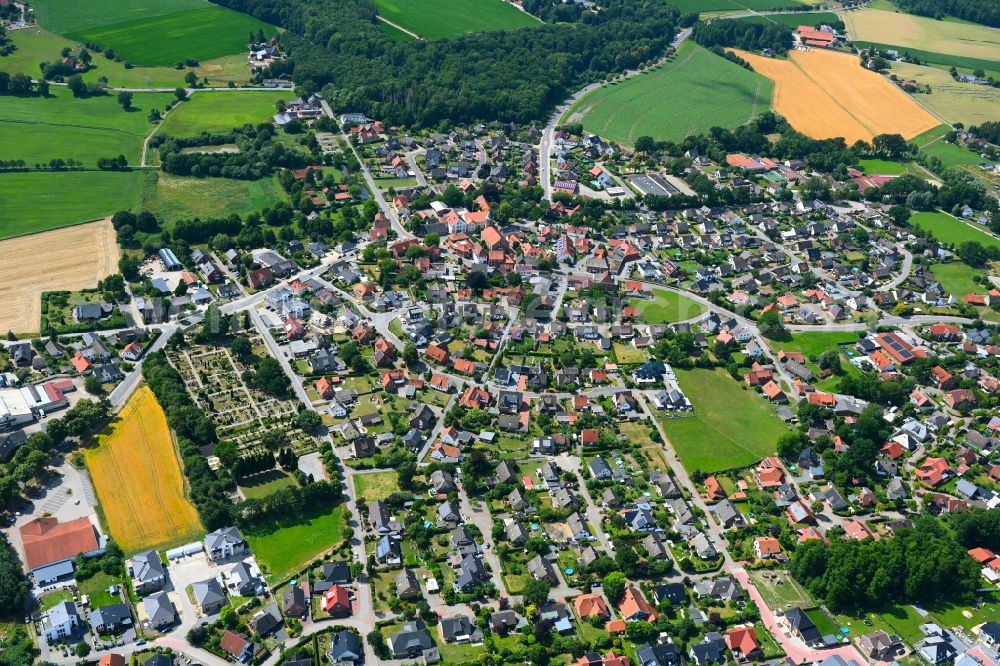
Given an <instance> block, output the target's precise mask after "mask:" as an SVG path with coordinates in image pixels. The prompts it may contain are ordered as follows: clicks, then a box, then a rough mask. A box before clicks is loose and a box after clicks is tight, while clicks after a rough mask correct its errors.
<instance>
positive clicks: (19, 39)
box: [0, 28, 250, 88]
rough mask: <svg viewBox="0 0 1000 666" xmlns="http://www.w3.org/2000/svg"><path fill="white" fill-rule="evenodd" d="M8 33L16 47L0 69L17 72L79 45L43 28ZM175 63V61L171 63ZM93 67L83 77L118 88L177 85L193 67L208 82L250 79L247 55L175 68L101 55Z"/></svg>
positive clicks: (35, 67) (30, 71)
mask: <svg viewBox="0 0 1000 666" xmlns="http://www.w3.org/2000/svg"><path fill="white" fill-rule="evenodd" d="M8 36H9V37H10V38H11V40H12V41H13V42H14V45H15V46H16V47H17V50H15V51H14V52H13V53H11V54H10V55H9V56H6V57H3V58H0V71H4V72H9V73H11V74H17V73H20V72H23V73H27V74H34V73H35V72H37V70H38V63H40V62H51V61H53V60H56V59H58V58H59V54H60V53H61V52H62V50H63V48H67V47H68V48H71V49H75V48H78V47H79V46H80V45H79V44H78V43H77V42H74V41H73V40H70V39H66V38H65V37H61V36H59V35H56V34H54V33H51V32H48V31H47V30H42V29H40V28H29V29H26V30H14V31H11V32H10V33H8ZM171 64H173V63H171ZM91 65H92V67H91V69H89V70H88V71H86V72H84V74H83V80H84V81H87V82H88V83H96V82H97V80H98V79H100V78H102V77H103V78H106V79H107V80H108V85H110V86H113V87H117V88H176V87H179V86H186V85H187V84H186V83H185V82H184V75H185V74H186V73H187V72H188V71H193V72H194V73H195V74H196V75H197V76H198V78H199V79H202V78H207V79H208V83H209V85H212V86H225V85H226V84H227V83H228V82H229V81H234V82H236V83H243V82H246V81H248V80H249V79H250V73H249V71H248V70H247V67H246V56H245V55H243V54H238V55H235V56H224V57H222V58H214V59H212V60H203V61H201V62H200V63H199V65H198V67H194V68H190V69H188V68H185V69H180V70H177V69H174V68H173V67H129V68H126V67H125V65H124V63H121V62H115V61H114V60H108V59H107V58H105V57H101V56H98V57H96V58H94V60H93V61H92V62H91Z"/></svg>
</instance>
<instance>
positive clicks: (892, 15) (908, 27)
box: [841, 9, 1000, 67]
mask: <svg viewBox="0 0 1000 666" xmlns="http://www.w3.org/2000/svg"><path fill="white" fill-rule="evenodd" d="M841 16H842V17H843V20H844V24H845V25H846V26H847V34H848V35H849V36H850V37H851V39H852V40H853V41H854V43H855V45H859V42H862V43H866V42H873V43H877V44H891V45H893V47H892V48H897V49H899V50H903V49H906V50H909V51H910V53H911V54H913V55H916V53H915V52H914V51H913V49H920V50H921V51H924V52H928V53H938V54H947V56H948V57H958V58H973V59H979V60H984V61H994V67H996V66H998V65H1000V62H997V61H1000V28H990V27H988V26H985V25H977V24H971V23H956V22H953V21H936V20H934V19H932V18H927V17H924V16H916V15H914V14H903V13H901V12H891V11H883V10H880V9H858V10H855V11H850V12H844V13H843V14H841ZM921 59H923V58H921ZM927 59H928V60H931V59H930V58H927ZM931 62H938V61H937V60H931ZM942 64H952V63H942Z"/></svg>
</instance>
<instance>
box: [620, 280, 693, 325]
mask: <svg viewBox="0 0 1000 666" xmlns="http://www.w3.org/2000/svg"><path fill="white" fill-rule="evenodd" d="M629 305H634V306H636V307H638V308H639V316H641V317H642V319H643V321H645V322H646V323H648V324H662V323H664V322H677V321H686V320H688V319H692V318H694V317H697V316H698V315H700V314H701V313H702V312H704V311H705V306H704V305H702V304H701V303H697V302H695V301H692V300H691V299H690V298H687V297H685V296H681V295H680V294H678V293H675V292H673V291H666V290H664V289H654V290H653V297H652V298H633V299H632V300H630V301H629Z"/></svg>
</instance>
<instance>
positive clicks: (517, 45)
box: [216, 0, 679, 127]
mask: <svg viewBox="0 0 1000 666" xmlns="http://www.w3.org/2000/svg"><path fill="white" fill-rule="evenodd" d="M216 2H217V3H218V4H222V5H225V6H227V7H230V8H232V9H236V10H238V11H242V12H246V13H248V14H251V15H253V16H256V17H257V18H259V19H261V20H264V21H267V22H269V23H272V24H276V25H280V26H282V27H284V28H286V30H287V32H285V33H283V34H282V36H281V43H282V47H283V49H284V51H285V52H286V53H288V54H289V58H288V59H287V60H285V61H282V62H279V63H275V64H274V65H272V66H271V68H270V71H269V72H268V75H269V76H275V75H279V74H291V76H292V78H293V80H294V81H295V83H296V84H298V85H299V86H300V87H301V88H302V89H304V90H305V91H307V92H314V91H319V90H321V89H322V90H323V94H324V97H325V98H326V99H327V101H328V102H330V104H331V106H333V107H334V108H336V109H338V110H345V111H360V112H364V113H365V114H367V115H368V116H370V117H373V118H380V119H383V120H386V121H388V122H390V123H394V124H405V125H410V126H417V127H429V126H435V125H437V124H438V123H440V122H441V121H443V120H448V121H451V122H457V123H469V122H475V121H490V120H503V121H514V122H528V121H531V120H541V119H543V118H546V117H547V116H548V114H549V113H550V112H551V110H552V109H553V108H554V107H555V105H556V104H558V103H559V102H561V101H562V100H563V99H565V98H566V96H567V95H568V94H569V93H570V92H572V91H573V90H576V89H578V88H580V87H582V86H583V85H585V84H587V83H591V82H593V81H597V80H600V79H602V78H604V77H606V76H608V75H610V74H613V73H618V72H621V71H623V70H625V69H630V68H634V67H637V66H639V65H642V64H644V63H648V62H651V61H653V60H656V59H657V58H659V57H661V56H662V55H663V54H664V53H666V51H667V48H668V47H669V45H670V42H671V40H672V38H673V36H674V34H675V32H676V27H677V24H678V19H679V13H678V11H677V10H676V9H675V8H671V7H669V6H668V4H667V3H664V2H660V1H658V0H639V1H631V0H607V2H602V3H601V5H602V10H601V11H599V12H578V11H577V10H575V9H565V10H563V9H552V10H551V11H548V10H542V9H540V7H541V5H542V4H543V3H540V2H539V3H535V4H533V5H532V8H533V9H535V11H539V12H540V13H543V14H545V15H546V16H549V15H550V14H551V15H555V14H558V15H559V17H560V18H565V19H569V20H571V21H572V22H569V23H544V24H540V25H539V26H538V27H534V28H522V29H519V30H509V31H496V32H479V33H473V34H469V35H464V36H461V37H457V38H455V39H442V40H433V41H425V40H414V41H407V42H397V41H392V40H390V39H388V38H387V37H386V36H385V35H384V34H383V33H382V31H381V29H380V28H379V22H378V20H377V18H376V13H375V9H374V6H373V5H372V3H370V2H369V1H368V0H338V2H334V3H330V2H325V1H324V0H290V1H289V0H216Z"/></svg>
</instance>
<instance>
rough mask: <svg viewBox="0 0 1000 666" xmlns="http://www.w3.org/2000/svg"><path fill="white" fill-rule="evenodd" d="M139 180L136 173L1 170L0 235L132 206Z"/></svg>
mask: <svg viewBox="0 0 1000 666" xmlns="http://www.w3.org/2000/svg"><path fill="white" fill-rule="evenodd" d="M142 179H143V174H142V173H141V172H139V171H127V172H118V171H77V172H73V171H60V172H31V173H21V172H18V173H4V174H0V220H3V230H2V234H0V235H3V236H4V237H11V236H22V235H24V234H31V233H35V232H37V231H45V230H46V229H57V228H59V227H65V226H67V225H70V224H78V223H80V222H86V221H89V220H97V219H100V218H103V217H107V216H108V215H111V214H113V213H116V212H117V211H120V210H125V209H131V208H135V207H136V206H137V205H138V203H139V196H140V194H141V193H142Z"/></svg>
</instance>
